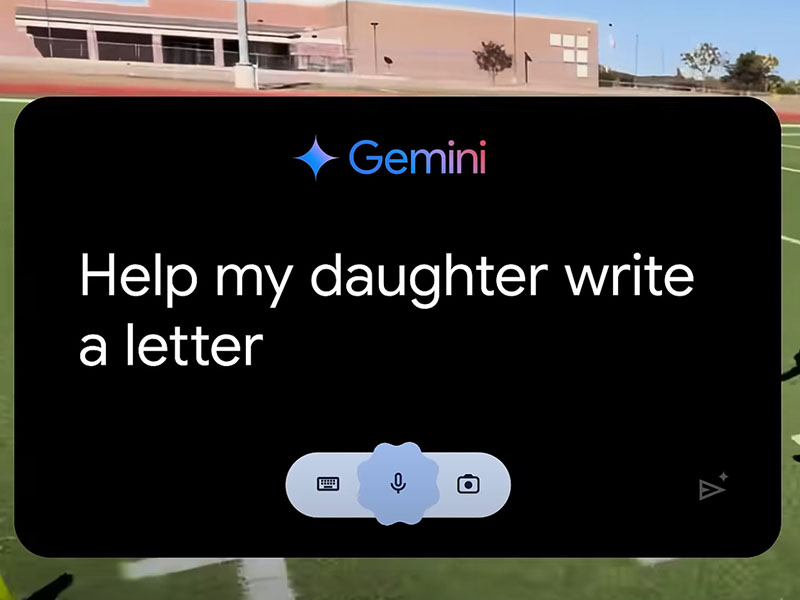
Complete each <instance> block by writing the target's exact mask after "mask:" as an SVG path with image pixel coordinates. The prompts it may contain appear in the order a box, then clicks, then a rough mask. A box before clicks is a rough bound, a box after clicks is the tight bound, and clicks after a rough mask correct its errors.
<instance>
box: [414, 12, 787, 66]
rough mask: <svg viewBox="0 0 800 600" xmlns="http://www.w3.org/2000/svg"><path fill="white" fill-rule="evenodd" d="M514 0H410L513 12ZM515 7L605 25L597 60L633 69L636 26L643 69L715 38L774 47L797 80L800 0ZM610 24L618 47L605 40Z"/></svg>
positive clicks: (731, 45) (729, 44)
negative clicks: (512, 2) (579, 18)
mask: <svg viewBox="0 0 800 600" xmlns="http://www.w3.org/2000/svg"><path fill="white" fill-rule="evenodd" d="M511 1H512V0H413V3H414V4H436V5H451V6H463V7H469V8H481V9H489V10H496V11H509V12H510V11H511ZM517 11H518V13H529V14H537V15H553V16H559V17H586V18H589V19H593V20H596V21H597V22H598V24H599V29H600V31H601V36H600V62H601V63H602V64H605V65H608V66H610V67H612V68H614V69H619V70H623V71H628V72H631V73H633V71H634V64H635V55H636V52H635V44H636V34H637V33H638V34H639V74H640V75H649V74H661V73H663V72H669V73H674V72H675V69H676V68H677V67H678V66H680V53H681V52H685V51H689V50H691V49H692V48H694V47H695V46H697V45H698V44H700V43H701V42H711V43H712V44H714V45H716V46H718V47H719V49H720V50H721V51H722V52H727V53H728V55H729V56H730V58H731V59H735V58H736V57H737V56H738V55H739V53H740V52H747V51H748V50H756V51H757V52H759V53H762V54H774V55H775V56H777V57H778V59H779V60H780V66H779V67H778V74H779V75H781V76H782V77H783V78H785V79H800V0H726V1H723V0H661V1H656V0H649V1H648V0H517ZM609 23H613V27H612V28H611V29H612V30H613V34H614V39H615V40H616V42H617V47H616V49H612V48H610V46H609V43H608V35H609V31H610V29H609V27H608V24H609ZM521 49H523V48H521ZM662 52H663V69H662Z"/></svg>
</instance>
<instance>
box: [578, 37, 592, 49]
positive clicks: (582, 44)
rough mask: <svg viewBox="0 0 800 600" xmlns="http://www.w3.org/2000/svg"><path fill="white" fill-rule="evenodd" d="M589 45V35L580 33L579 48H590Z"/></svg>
mask: <svg viewBox="0 0 800 600" xmlns="http://www.w3.org/2000/svg"><path fill="white" fill-rule="evenodd" d="M588 47H589V36H588V35H579V36H578V48H588Z"/></svg>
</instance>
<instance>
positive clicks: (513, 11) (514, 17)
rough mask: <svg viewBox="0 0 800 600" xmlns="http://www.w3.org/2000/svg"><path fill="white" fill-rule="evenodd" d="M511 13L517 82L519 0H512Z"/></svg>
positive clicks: (513, 61)
mask: <svg viewBox="0 0 800 600" xmlns="http://www.w3.org/2000/svg"><path fill="white" fill-rule="evenodd" d="M511 14H512V17H511V20H512V23H511V29H512V31H513V33H512V36H511V37H512V41H513V48H512V50H513V52H514V56H513V58H512V65H513V66H514V83H517V62H518V61H517V0H512V1H511ZM526 66H527V64H526Z"/></svg>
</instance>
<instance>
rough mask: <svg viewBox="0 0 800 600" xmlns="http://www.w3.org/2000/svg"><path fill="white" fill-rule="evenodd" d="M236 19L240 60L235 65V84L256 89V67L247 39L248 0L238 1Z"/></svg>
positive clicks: (239, 86)
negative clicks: (251, 59)
mask: <svg viewBox="0 0 800 600" xmlns="http://www.w3.org/2000/svg"><path fill="white" fill-rule="evenodd" d="M236 21H237V28H238V33H239V62H238V63H236V64H235V65H234V67H233V78H234V85H235V86H236V87H237V88H246V89H251V90H252V89H255V87H256V68H255V67H254V66H253V65H252V64H251V63H250V51H249V48H248V46H249V42H248V40H247V0H237V1H236Z"/></svg>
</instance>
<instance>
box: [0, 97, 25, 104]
mask: <svg viewBox="0 0 800 600" xmlns="http://www.w3.org/2000/svg"><path fill="white" fill-rule="evenodd" d="M0 102H12V103H15V104H27V103H28V102H31V100H30V98H0Z"/></svg>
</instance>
